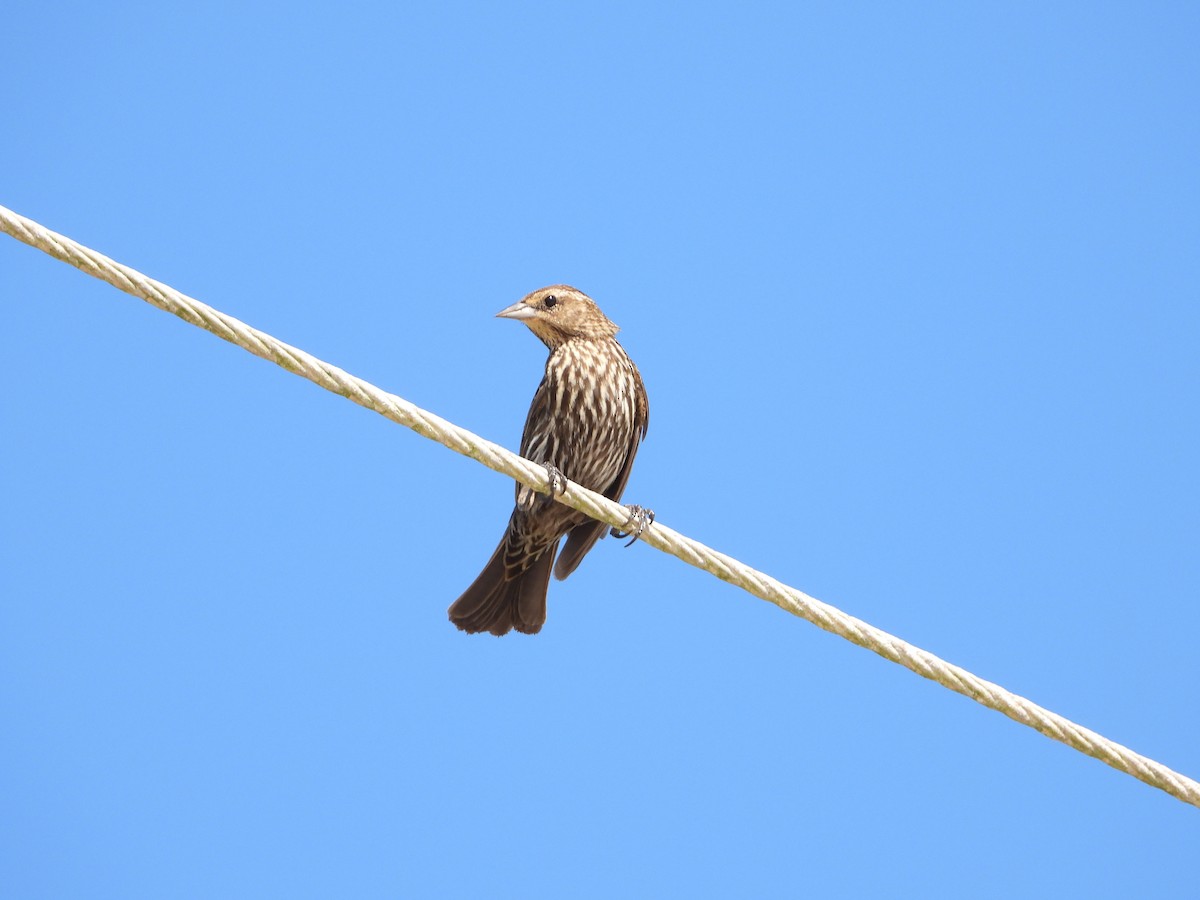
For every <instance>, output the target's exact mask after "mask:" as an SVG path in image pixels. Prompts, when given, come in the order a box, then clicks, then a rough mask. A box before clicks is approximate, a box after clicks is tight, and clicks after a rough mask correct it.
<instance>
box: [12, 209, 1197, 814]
mask: <svg viewBox="0 0 1200 900" xmlns="http://www.w3.org/2000/svg"><path fill="white" fill-rule="evenodd" d="M0 230H3V231H5V232H7V233H8V234H10V235H12V236H13V237H14V238H16V239H17V240H19V241H22V242H24V243H26V244H29V245H30V246H31V247H36V248H38V249H39V250H42V251H44V252H46V253H48V254H50V255H51V256H53V257H54V258H56V259H59V260H62V261H63V262H66V263H70V264H71V265H73V266H75V267H76V268H78V269H80V270H82V271H83V272H86V273H87V274H89V275H92V276H94V277H96V278H99V279H101V280H102V281H107V282H108V283H109V284H111V285H113V287H116V288H118V289H119V290H122V291H124V292H125V293H127V294H132V295H133V296H135V297H140V298H141V299H143V300H145V301H146V302H147V303H150V304H152V305H154V306H157V307H158V308H159V309H162V310H166V311H167V312H169V313H173V314H174V315H176V316H179V318H181V319H183V320H184V321H185V322H188V323H190V324H192V325H195V326H197V327H199V328H203V329H204V330H205V331H208V332H211V333H212V334H215V335H216V336H217V337H219V338H221V339H222V340H226V341H229V343H231V344H236V345H237V346H239V347H241V348H243V349H244V350H248V351H250V352H251V353H253V354H254V355H255V356H261V357H262V358H263V359H268V360H270V361H271V362H273V363H275V364H276V365H278V366H281V367H282V368H284V369H287V370H288V371H289V372H292V373H293V374H296V375H300V376H302V377H304V378H307V379H308V380H309V381H312V382H313V383H315V384H318V385H320V386H321V387H323V388H325V389H326V390H327V391H332V392H333V393H335V394H340V395H342V396H343V397H347V398H348V399H350V400H353V401H354V402H355V403H357V404H359V405H360V406H365V407H366V408H367V409H372V410H374V411H375V412H377V413H379V414H380V415H382V416H385V417H387V418H389V419H391V420H392V421H393V422H398V423H399V424H401V425H405V426H407V427H408V428H411V429H412V430H413V431H415V432H417V433H418V434H420V435H423V436H424V437H427V438H429V439H430V440H433V441H437V442H438V443H440V444H443V445H445V446H446V447H449V448H450V449H451V450H454V451H455V452H457V453H461V454H463V455H464V456H469V457H471V458H472V459H475V460H478V461H479V462H481V463H483V464H484V465H485V466H487V467H488V468H490V469H494V470H496V471H497V472H501V473H503V474H505V475H508V476H509V477H510V478H514V479H516V480H517V481H520V482H521V483H522V484H526V485H529V486H530V487H532V488H533V489H535V490H537V491H540V492H541V493H548V492H549V484H548V479H547V474H546V469H545V468H544V467H543V466H541V465H540V464H538V463H533V462H530V461H529V460H527V459H524V458H522V457H520V456H518V455H517V454H515V453H513V452H511V451H510V450H506V449H505V448H504V447H501V446H499V445H498V444H493V443H492V442H491V441H486V440H484V439H483V438H481V437H479V436H478V435H475V434H472V433H471V432H469V431H467V430H466V429H465V428H460V427H459V426H457V425H454V424H453V423H451V422H447V421H446V420H445V419H441V418H439V417H438V416H435V415H433V414H432V413H429V412H426V411H425V410H423V409H421V408H420V407H417V406H414V405H413V404H412V403H409V402H408V401H407V400H405V399H404V398H402V397H398V396H396V395H395V394H390V393H388V392H387V391H383V390H380V389H379V388H377V387H375V386H374V385H373V384H370V383H368V382H366V381H363V380H362V379H361V378H357V377H355V376H353V375H351V374H349V373H348V372H345V371H343V370H342V369H339V368H338V367H337V366H332V365H330V364H329V363H326V362H322V361H321V360H319V359H317V358H316V357H315V356H312V355H310V354H308V353H305V352H304V351H303V350H299V349H297V348H296V347H292V346H290V345H288V344H285V343H283V342H282V341H278V340H276V339H275V338H273V337H271V336H270V335H269V334H266V333H265V332H262V331H258V330H257V329H254V328H251V327H250V326H249V325H247V324H245V323H244V322H240V321H238V320H237V319H235V318H233V317H232V316H227V315H225V314H224V313H221V312H218V311H217V310H215V309H213V308H212V307H210V306H206V305H205V304H203V303H201V302H200V301H198V300H195V299H193V298H191V297H188V296H185V295H184V294H181V293H179V292H178V291H176V290H174V289H173V288H170V287H168V286H167V285H165V284H162V283H161V282H158V281H155V280H154V279H152V278H147V277H146V276H145V275H142V274H141V273H140V272H137V271H135V270H134V269H130V268H129V267H127V266H123V265H121V264H120V263H117V262H114V261H113V260H111V259H109V258H108V257H107V256H104V255H103V254H101V253H97V252H96V251H94V250H90V249H88V248H87V247H84V246H82V245H80V244H77V243H75V242H74V241H72V240H71V239H70V238H67V237H64V236H63V235H61V234H56V233H55V232H53V231H50V230H48V229H46V228H43V227H42V226H41V225H39V224H37V223H36V222H33V221H31V220H30V219H26V218H24V217H23V216H19V215H17V214H16V213H14V212H12V211H11V210H8V209H6V208H4V207H3V206H0ZM564 482H565V484H566V489H565V491H564V492H563V493H561V494H559V493H556V495H555V496H556V497H557V498H558V499H559V501H560V502H562V503H565V504H566V505H567V506H570V507H573V508H574V509H577V510H579V511H580V512H583V513H586V514H587V515H589V516H591V517H592V518H594V519H598V520H600V521H602V522H605V523H607V524H609V525H612V526H614V527H620V526H622V525H625V524H626V523H627V521H628V519H629V513H628V510H627V509H626V508H625V507H624V506H621V505H620V504H618V503H614V502H613V501H611V500H609V499H608V498H607V497H603V496H601V495H600V494H597V493H595V492H594V491H589V490H587V489H586V488H583V487H580V486H579V485H577V484H575V483H573V482H570V481H566V480H565V479H564ZM641 541H642V543H646V544H649V545H650V546H652V547H655V548H657V549H659V550H662V551H663V552H664V553H670V554H671V555H672V556H676V557H678V558H679V559H681V560H683V561H684V562H686V563H688V564H689V565H693V566H696V567H697V568H700V569H704V570H705V571H706V572H710V573H712V574H713V575H716V576H717V577H718V578H720V579H721V580H722V581H728V582H729V583H730V584H733V585H737V586H738V587H740V588H742V589H743V590H745V591H748V592H749V593H751V594H753V595H754V596H756V597H760V598H761V599H763V600H769V601H770V602H771V603H774V604H775V605H776V606H779V607H780V608H781V609H784V610H786V611H787V612H790V613H791V614H792V615H795V616H799V617H800V618H802V619H807V620H808V621H809V622H812V623H813V624H814V625H816V626H818V627H819V628H823V629H825V630H826V631H829V632H832V633H833V634H836V635H839V636H840V637H843V638H845V639H846V640H848V641H850V642H851V643H854V644H857V645H858V646H860V647H865V648H866V649H868V650H871V651H873V652H875V653H877V654H879V655H880V656H882V657H883V658H884V659H887V660H890V661H892V662H894V663H898V664H899V665H902V666H904V667H905V668H906V669H910V670H912V671H913V672H916V673H917V674H918V675H920V676H921V677H923V678H928V679H930V680H931V681H936V682H937V683H938V684H940V685H942V686H943V687H947V688H949V689H950V690H952V691H955V692H957V693H959V694H962V695H963V696H966V697H970V698H971V699H972V700H975V701H976V702H978V703H981V704H983V705H984V706H986V707H988V708H989V709H994V710H996V711H997V712H1001V713H1004V715H1006V716H1008V717H1009V718H1010V719H1013V720H1015V721H1017V722H1020V723H1021V724H1022V725H1028V726H1029V727H1030V728H1033V729H1036V730H1037V731H1040V732H1041V733H1042V734H1044V735H1046V737H1049V738H1053V739H1054V740H1056V741H1060V742H1061V743H1064V744H1066V745H1067V746H1068V747H1073V748H1075V749H1076V750H1078V751H1080V752H1081V753H1086V754H1087V755H1088V756H1093V757H1095V758H1096V759H1098V760H1100V761H1101V762H1104V763H1107V764H1108V765H1110V766H1112V767H1113V768H1114V769H1118V770H1120V771H1122V772H1125V773H1127V774H1129V775H1132V776H1133V777H1134V778H1137V779H1139V780H1141V781H1144V782H1145V783H1146V784H1149V785H1151V786H1153V787H1156V788H1159V789H1161V790H1163V791H1166V792H1167V793H1168V794H1170V795H1171V796H1173V797H1177V798H1178V799H1180V800H1182V801H1184V802H1185V803H1190V804H1192V805H1193V806H1196V807H1200V784H1198V783H1197V782H1195V781H1193V780H1192V779H1191V778H1188V777H1187V776H1185V775H1181V774H1179V773H1178V772H1175V771H1173V770H1172V769H1169V768H1167V767H1166V766H1164V765H1162V764H1161V763H1158V762H1155V761H1154V760H1152V759H1148V758H1147V757H1145V756H1142V755H1140V754H1138V753H1135V752H1134V751H1132V750H1130V749H1129V748H1128V747H1124V746H1122V745H1121V744H1117V743H1115V742H1113V741H1110V740H1108V739H1107V738H1105V737H1103V736H1102V735H1100V734H1097V733H1096V732H1094V731H1091V730H1089V729H1087V728H1084V727H1083V726H1081V725H1077V724H1075V723H1074V722H1072V721H1070V720H1069V719H1066V718H1063V717H1062V716H1060V715H1058V714H1057V713H1053V712H1051V711H1050V710H1048V709H1045V708H1043V707H1041V706H1038V705H1037V704H1036V703H1033V702H1032V701H1029V700H1026V699H1025V698H1024V697H1021V696H1018V695H1017V694H1013V693H1011V692H1009V691H1006V690H1005V689H1004V688H1002V687H1000V686H999V685H997V684H993V683H992V682H990V681H985V680H984V679H982V678H979V677H977V676H975V675H972V674H971V673H970V672H968V671H967V670H965V669H962V668H960V667H958V666H955V665H952V664H951V663H948V662H946V661H945V660H943V659H940V658H938V657H937V656H934V655H933V654H932V653H929V652H927V651H925V650H922V649H920V648H919V647H915V646H913V645H912V644H909V643H907V642H905V641H903V640H901V639H900V638H898V637H896V636H895V635H892V634H888V633H887V632H886V631H881V630H880V629H878V628H875V627H873V626H871V625H868V624H867V623H866V622H863V621H861V620H859V619H856V618H854V617H853V616H850V615H847V614H846V613H844V612H842V611H841V610H839V609H836V608H835V607H832V606H830V605H829V604H827V603H822V602H821V601H820V600H817V599H815V598H813V597H810V596H808V595H807V594H805V593H803V592H801V591H798V590H796V589H795V588H792V587H788V586H787V585H786V584H783V583H782V582H779V581H776V580H775V579H774V578H771V577H770V576H769V575H765V574H763V573H762V572H759V571H757V570H755V569H752V568H750V567H749V566H747V565H744V564H743V563H741V562H739V561H738V560H736V559H733V558H732V557H729V556H726V555H725V554H723V553H719V552H718V551H716V550H713V549H711V548H710V547H706V546H705V545H704V544H701V543H700V542H698V541H694V540H692V539H691V538H688V537H685V536H684V535H682V534H679V533H678V532H676V531H673V530H672V529H670V528H668V527H666V526H665V525H663V524H661V523H660V522H654V523H653V524H652V525H650V526H649V527H648V528H647V529H646V530H645V532H643V534H642V536H641Z"/></svg>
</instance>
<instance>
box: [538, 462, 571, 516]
mask: <svg viewBox="0 0 1200 900" xmlns="http://www.w3.org/2000/svg"><path fill="white" fill-rule="evenodd" d="M542 466H543V468H545V470H546V478H547V480H548V481H549V482H550V493H548V494H543V495H542V503H544V504H545V505H547V506H548V505H549V504H551V503H553V502H554V498H555V497H561V496H562V495H563V494H565V493H566V492H567V479H566V477H565V476H564V475H563V473H562V472H560V471H558V468H557V467H556V466H555V465H553V464H552V463H542Z"/></svg>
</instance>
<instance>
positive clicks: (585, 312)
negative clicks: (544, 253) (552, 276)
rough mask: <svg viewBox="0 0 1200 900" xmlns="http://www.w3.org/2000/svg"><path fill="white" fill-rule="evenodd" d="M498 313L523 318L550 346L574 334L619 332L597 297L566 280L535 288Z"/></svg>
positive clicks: (591, 335) (594, 335) (599, 335)
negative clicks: (594, 298)
mask: <svg viewBox="0 0 1200 900" xmlns="http://www.w3.org/2000/svg"><path fill="white" fill-rule="evenodd" d="M496 315H497V316H499V317H500V318H503V319H519V320H520V321H522V322H524V323H525V324H526V325H528V326H529V330H530V331H532V332H533V333H534V334H536V335H537V336H538V337H539V338H541V340H542V343H544V344H545V345H546V346H547V347H550V348H551V349H553V348H554V347H558V346H560V345H562V344H564V343H566V342H567V341H569V340H572V339H573V338H585V339H586V338H591V339H601V338H610V337H612V336H613V335H615V334H616V333H617V326H616V325H614V324H613V323H612V322H610V321H609V320H608V317H607V316H605V315H604V313H602V312H600V307H598V306H597V305H596V301H594V300H593V299H592V298H591V297H589V296H588V295H587V294H585V293H584V292H583V291H578V290H576V289H575V288H573V287H570V286H569V285H565V284H553V285H551V286H550V287H544V288H541V289H540V290H536V291H534V292H533V293H532V294H528V295H526V297H525V298H524V299H522V300H521V301H520V302H518V303H514V304H513V305H512V306H509V307H507V308H506V309H502V310H500V312H498V313H496Z"/></svg>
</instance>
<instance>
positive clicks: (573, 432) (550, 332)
mask: <svg viewBox="0 0 1200 900" xmlns="http://www.w3.org/2000/svg"><path fill="white" fill-rule="evenodd" d="M497 315H498V316H500V317H502V318H505V319H517V320H518V321H521V322H524V323H525V324H526V325H528V326H529V330H530V331H532V332H533V333H534V334H535V335H537V336H538V338H540V339H541V341H542V343H543V344H545V345H546V346H547V347H548V348H549V350H550V358H549V359H548V360H546V374H545V377H543V378H542V383H541V384H540V385H538V389H537V393H535V394H534V395H533V404H532V405H531V406H530V407H529V415H528V417H527V418H526V419H525V431H524V432H523V433H522V435H521V455H522V456H524V457H525V458H526V459H531V460H533V461H534V462H540V463H542V464H543V465H545V466H546V469H547V472H548V473H549V474H550V482H551V486H552V490H551V494H550V495H545V494H538V493H537V492H536V491H534V490H533V489H532V488H528V487H526V486H525V485H523V484H519V483H518V484H517V503H516V508H515V509H513V513H512V517H511V518H510V519H509V520H508V529H507V530H506V531H505V532H504V538H503V540H501V541H500V546H499V547H497V548H496V552H495V553H493V554H492V558H491V559H490V560H489V561H488V564H487V565H486V566H485V567H484V569H483V571H482V572H481V573H480V574H479V577H478V578H476V579H475V582H474V583H473V584H472V585H471V586H470V587H469V588H467V590H466V591H465V592H464V593H463V595H462V596H461V597H459V598H458V599H457V600H455V601H454V603H453V604H451V606H450V621H451V622H453V623H454V624H455V625H457V626H458V627H459V628H461V629H462V630H463V631H469V632H472V633H474V632H481V631H490V632H491V633H492V634H496V635H500V634H507V633H508V631H510V630H511V629H513V628H515V629H516V630H517V631H521V632H524V633H525V634H535V633H537V632H538V631H540V630H541V628H542V624H543V623H544V622H545V621H546V589H547V587H548V586H549V584H550V570H551V567H553V569H554V575H555V577H557V578H560V579H562V578H566V577H567V576H568V575H570V574H571V573H572V572H574V571H575V567H576V566H578V565H579V562H580V560H582V559H583V557H584V554H586V553H587V552H588V551H589V550H590V549H591V548H592V545H593V544H595V543H596V541H597V540H599V539H600V538H601V537H603V536H604V531H605V528H606V527H607V526H606V525H605V524H604V523H603V522H597V521H595V520H594V519H590V518H588V517H587V516H585V515H584V514H583V513H581V512H577V511H576V510H573V509H571V508H570V507H568V506H564V505H563V504H561V503H557V502H555V501H554V499H553V486H554V485H555V484H556V482H557V481H558V478H559V476H562V477H566V478H568V479H570V480H571V481H574V482H576V483H578V484H581V485H583V486H584V487H586V488H590V489H592V490H594V491H597V492H599V493H601V494H604V495H605V496H606V497H609V498H611V499H613V500H619V499H620V497H621V492H622V491H623V490H625V484H626V482H628V481H629V472H630V470H631V469H632V468H633V457H634V456H635V455H636V454H637V449H638V444H639V443H641V440H642V438H644V437H645V436H646V427H647V425H648V424H649V418H650V407H649V403H648V401H647V399H646V388H645V386H644V385H643V384H642V376H641V375H640V374H639V373H638V370H637V366H635V365H634V364H633V360H631V359H630V358H629V356H628V354H626V353H625V350H624V348H622V347H621V345H620V344H618V343H617V341H616V337H615V335H616V333H617V326H616V325H614V324H613V323H612V322H610V321H609V320H608V318H607V317H606V316H605V315H604V313H602V312H601V311H600V307H598V306H597V305H596V303H595V301H593V300H592V298H591V297H589V296H588V295H587V294H585V293H583V292H582V291H578V290H576V289H575V288H573V287H568V286H567V285H565V284H556V285H553V286H551V287H545V288H542V289H541V290H538V291H534V292H533V293H532V294H530V295H528V296H527V297H525V298H524V299H523V300H521V301H520V302H519V303H514V304H513V305H512V306H510V307H508V308H507V309H504V310H501V311H500V312H499V313H497ZM631 509H632V510H634V511H635V512H634V516H633V517H632V518H631V521H638V522H639V525H640V527H644V525H645V519H644V518H641V516H642V514H645V515H648V516H649V517H650V519H651V520H652V518H653V514H652V513H645V511H643V510H641V509H640V508H639V507H631ZM627 527H628V526H627ZM640 527H639V529H638V533H640ZM631 533H632V532H631ZM563 535H567V543H566V546H564V548H563V552H562V555H561V556H559V558H558V565H554V556H555V553H556V552H557V550H558V542H559V539H560V538H562V536H563Z"/></svg>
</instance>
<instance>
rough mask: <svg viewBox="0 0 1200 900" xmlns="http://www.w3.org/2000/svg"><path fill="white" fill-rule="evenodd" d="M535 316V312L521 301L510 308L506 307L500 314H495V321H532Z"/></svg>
mask: <svg viewBox="0 0 1200 900" xmlns="http://www.w3.org/2000/svg"><path fill="white" fill-rule="evenodd" d="M535 315H537V311H536V310H535V309H534V308H533V307H532V306H527V305H526V304H525V303H523V302H521V301H517V302H516V303H514V304H513V305H512V306H506V307H504V309H502V310H500V312H498V313H496V318H497V319H532V318H533V317H534V316H535Z"/></svg>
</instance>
